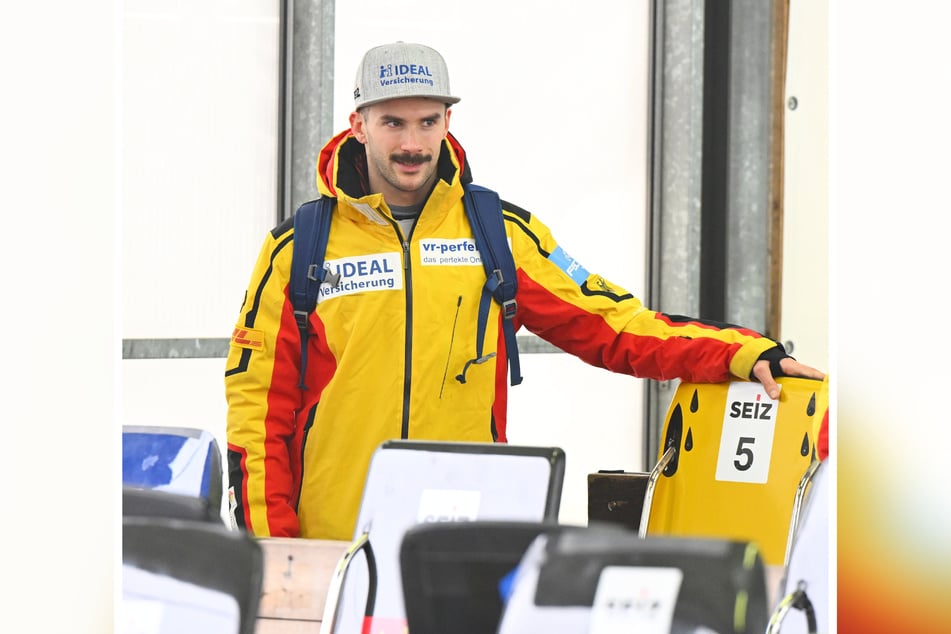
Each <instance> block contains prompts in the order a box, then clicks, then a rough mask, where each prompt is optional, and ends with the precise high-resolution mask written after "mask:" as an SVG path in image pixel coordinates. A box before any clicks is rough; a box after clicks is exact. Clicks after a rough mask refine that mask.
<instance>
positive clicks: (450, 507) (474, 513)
mask: <svg viewBox="0 0 951 634" xmlns="http://www.w3.org/2000/svg"><path fill="white" fill-rule="evenodd" d="M481 499H482V494H481V493H480V492H479V491H462V490H453V489H426V490H424V491H423V493H422V495H420V498H419V512H418V513H417V515H416V521H417V522H419V523H420V524H422V523H423V522H473V521H475V520H476V519H478V517H479V502H480V501H481Z"/></svg>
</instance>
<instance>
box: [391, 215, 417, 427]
mask: <svg viewBox="0 0 951 634" xmlns="http://www.w3.org/2000/svg"><path fill="white" fill-rule="evenodd" d="M393 228H394V229H396V235H397V236H398V237H399V238H400V240H401V242H402V244H403V272H404V275H403V287H404V288H405V290H406V292H405V293H404V294H403V297H405V298H406V348H405V351H404V353H403V421H402V426H401V429H400V438H402V439H404V440H405V439H407V438H409V403H410V386H411V385H412V381H413V269H412V267H411V266H410V252H409V242H410V237H412V234H413V232H412V231H410V237H407V238H403V232H402V231H401V230H400V227H399V226H398V225H397V224H396V223H395V222H394V223H393ZM413 228H414V229H415V228H416V227H415V225H414V227H413Z"/></svg>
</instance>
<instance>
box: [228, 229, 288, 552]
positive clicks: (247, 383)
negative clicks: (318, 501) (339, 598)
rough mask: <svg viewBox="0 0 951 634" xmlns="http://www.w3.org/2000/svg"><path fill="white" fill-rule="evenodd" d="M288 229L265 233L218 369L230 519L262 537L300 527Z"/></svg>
mask: <svg viewBox="0 0 951 634" xmlns="http://www.w3.org/2000/svg"><path fill="white" fill-rule="evenodd" d="M291 234H292V231H290V230H289V228H287V227H285V230H284V231H283V232H282V231H281V227H279V228H278V229H275V230H274V231H273V232H271V234H269V235H268V237H267V239H266V240H265V243H264V245H263V247H262V249H261V252H260V255H259V257H258V260H257V263H256V264H255V267H254V270H253V272H252V275H251V281H250V284H249V286H248V290H247V292H246V293H245V299H244V303H243V305H242V307H241V311H240V314H239V317H238V321H237V323H236V325H235V328H234V331H233V333H232V336H231V346H230V350H229V353H228V361H227V365H226V370H225V395H226V398H227V403H228V414H227V436H228V471H229V492H228V493H229V503H230V505H231V507H232V516H233V518H234V522H235V524H236V525H237V526H238V527H240V528H244V529H246V530H248V531H250V532H251V533H253V534H255V535H258V536H262V537H266V536H273V537H294V536H297V535H298V534H299V524H298V520H297V515H296V512H295V508H296V497H297V484H296V478H295V471H297V472H298V473H299V465H296V464H295V459H294V456H295V453H294V451H293V450H292V446H293V439H294V436H295V429H296V424H295V418H296V414H297V410H298V409H299V407H300V390H299V389H298V388H297V382H298V375H297V372H298V370H297V368H298V367H299V365H298V364H299V357H300V352H299V350H300V348H299V345H300V343H299V341H300V337H299V335H298V334H297V327H296V324H295V322H294V318H293V311H292V310H291V309H290V307H289V303H288V301H287V295H286V288H287V281H288V279H289V274H290V261H291V246H290V236H291Z"/></svg>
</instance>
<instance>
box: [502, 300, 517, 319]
mask: <svg viewBox="0 0 951 634" xmlns="http://www.w3.org/2000/svg"><path fill="white" fill-rule="evenodd" d="M517 309H518V304H516V303H515V300H514V299H510V300H508V301H505V302H502V317H504V318H505V319H513V318H514V317H515V312H516V310H517Z"/></svg>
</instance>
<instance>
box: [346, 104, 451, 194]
mask: <svg viewBox="0 0 951 634" xmlns="http://www.w3.org/2000/svg"><path fill="white" fill-rule="evenodd" d="M449 115H450V111H449V110H448V109H447V108H446V104H444V103H440V102H438V101H434V100H432V99H422V98H417V97H411V98H404V99H391V100H389V101H384V102H382V103H378V104H375V105H372V106H368V107H367V108H365V109H364V110H363V113H362V114H361V113H357V112H354V113H353V114H351V115H350V127H351V129H352V131H353V134H354V136H355V137H356V138H357V140H358V141H360V142H361V143H363V144H364V145H365V146H366V152H367V164H368V167H369V179H370V189H371V190H372V191H373V192H374V193H376V192H380V193H382V194H383V199H384V200H386V203H387V204H388V205H400V206H408V205H415V204H418V203H420V202H422V201H423V200H424V199H425V198H426V196H427V195H428V194H429V191H430V189H432V186H433V183H434V182H435V180H436V163H437V159H438V158H439V150H440V148H441V146H442V142H443V139H445V138H446V134H447V132H448V131H449Z"/></svg>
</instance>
